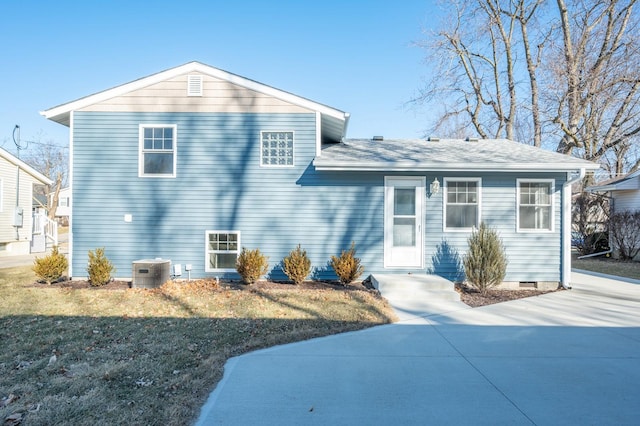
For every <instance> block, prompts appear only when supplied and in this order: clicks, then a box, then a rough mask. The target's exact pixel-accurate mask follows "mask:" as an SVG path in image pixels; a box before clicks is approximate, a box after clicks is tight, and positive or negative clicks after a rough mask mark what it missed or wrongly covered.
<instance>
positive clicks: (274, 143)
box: [260, 132, 293, 167]
mask: <svg viewBox="0 0 640 426" xmlns="http://www.w3.org/2000/svg"><path fill="white" fill-rule="evenodd" d="M260 165H261V166H284V167H287V166H288V167H292V166H293V132H260Z"/></svg>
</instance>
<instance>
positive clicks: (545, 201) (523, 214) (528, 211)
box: [518, 180, 553, 231]
mask: <svg viewBox="0 0 640 426" xmlns="http://www.w3.org/2000/svg"><path fill="white" fill-rule="evenodd" d="M552 218H553V181H525V180H518V230H520V231H532V230H544V231H551V230H552V229H553V228H552Z"/></svg>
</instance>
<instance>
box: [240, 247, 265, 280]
mask: <svg viewBox="0 0 640 426" xmlns="http://www.w3.org/2000/svg"><path fill="white" fill-rule="evenodd" d="M268 270H269V259H268V258H267V257H266V256H265V255H263V254H262V253H260V250H259V249H255V250H247V249H246V248H244V247H243V248H242V252H240V256H238V260H237V261H236V271H238V273H239V274H240V277H242V282H243V283H245V284H253V283H255V282H256V281H258V280H259V279H260V277H261V276H262V275H264V274H266V273H267V271H268Z"/></svg>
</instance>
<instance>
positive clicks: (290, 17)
mask: <svg viewBox="0 0 640 426" xmlns="http://www.w3.org/2000/svg"><path fill="white" fill-rule="evenodd" d="M435 4H436V2H435V0H401V1H390V0H388V1H383V0H353V1H349V0H342V1H337V0H324V1H306V0H304V1H303V0H300V1H293V0H290V1H278V0H272V1H264V0H263V1H257V0H256V1H253V0H244V1H243V0H236V1H229V0H224V1H218V0H209V1H191V0H184V1H154V2H146V1H145V2H142V1H133V0H127V1H119V0H117V1H87V0H83V1H65V0H61V1H29V0H22V1H11V2H9V1H3V2H1V4H0V16H3V18H4V19H3V22H2V25H0V40H2V41H1V49H2V66H0V85H1V86H0V144H1V145H2V146H3V147H4V148H5V149H8V150H10V151H11V152H15V149H14V146H13V141H12V138H11V135H12V132H13V128H14V126H15V125H16V124H19V125H20V127H21V137H22V139H23V140H40V141H48V140H53V141H55V142H58V143H66V142H67V140H68V129H67V128H66V127H63V126H61V125H59V124H57V123H53V122H50V121H48V120H46V119H45V118H44V117H42V116H40V115H39V111H41V110H45V109H48V108H51V107H53V106H56V105H59V104H62V103H66V102H69V101H72V100H75V99H77V98H80V97H83V96H86V95H90V94H92V93H95V92H99V91H102V90H105V89H108V88H111V87H114V86H117V85H120V84H124V83H127V82H129V81H132V80H135V79H138V78H141V77H145V76H147V75H150V74H153V73H156V72H159V71H162V70H165V69H168V68H172V67H174V66H178V65H182V64H184V63H186V62H190V61H194V60H195V61H200V62H203V63H206V64H208V65H212V66H214V67H217V68H221V69H223V70H226V71H229V72H232V73H235V74H239V75H241V76H244V77H247V78H250V79H253V80H257V81H259V82H261V83H264V84H267V85H270V86H273V87H276V88H279V89H282V90H286V91H288V92H292V93H294V94H296V95H300V96H304V97H306V98H309V99H312V100H314V101H317V102H321V103H324V104H327V105H329V106H332V107H334V108H337V109H340V110H343V111H347V112H349V113H351V120H350V124H349V129H348V134H347V136H348V137H370V136H373V135H384V136H386V137H399V138H412V137H421V136H423V131H424V130H425V129H426V128H427V127H428V126H429V115H428V111H427V110H426V109H422V110H420V111H416V110H414V109H412V108H409V107H407V106H406V102H407V101H409V100H410V99H411V97H412V96H413V95H414V93H415V91H416V90H417V89H418V88H419V87H420V84H421V81H422V80H423V79H424V78H425V77H426V75H427V72H428V67H427V65H426V64H425V63H424V61H423V52H422V51H421V50H420V49H419V48H417V47H413V46H412V43H413V42H415V41H418V40H420V39H421V38H422V37H423V35H422V30H423V29H424V28H429V27H435V26H438V25H439V22H438V16H439V14H438V9H437V8H436V5H435Z"/></svg>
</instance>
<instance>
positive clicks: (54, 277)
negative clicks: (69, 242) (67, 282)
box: [32, 246, 69, 285]
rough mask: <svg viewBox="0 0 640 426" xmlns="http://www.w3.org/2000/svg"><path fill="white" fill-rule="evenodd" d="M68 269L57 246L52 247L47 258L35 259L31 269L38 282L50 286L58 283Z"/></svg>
mask: <svg viewBox="0 0 640 426" xmlns="http://www.w3.org/2000/svg"><path fill="white" fill-rule="evenodd" d="M68 267H69V262H68V261H67V258H66V257H65V256H64V254H62V253H60V252H59V251H58V246H54V247H53V250H52V251H51V254H49V255H48V256H45V257H43V258H39V257H36V260H34V262H33V268H32V269H33V272H35V274H36V276H37V277H38V278H39V279H40V280H42V281H44V282H46V283H47V284H49V285H51V283H52V282H54V281H58V280H59V279H60V278H61V277H62V275H64V273H65V272H66V271H67V268H68Z"/></svg>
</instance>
